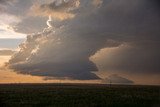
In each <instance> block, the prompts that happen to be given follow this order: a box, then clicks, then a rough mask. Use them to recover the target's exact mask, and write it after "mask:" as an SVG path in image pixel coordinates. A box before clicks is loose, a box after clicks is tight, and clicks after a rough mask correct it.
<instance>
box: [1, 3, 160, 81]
mask: <svg viewBox="0 0 160 107" xmlns="http://www.w3.org/2000/svg"><path fill="white" fill-rule="evenodd" d="M159 5H160V2H159V0H0V13H1V14H0V50H1V51H0V55H1V56H2V55H3V56H5V54H6V56H9V55H11V56H12V57H11V58H10V57H9V58H8V59H7V60H6V61H7V62H8V63H7V64H6V68H5V69H9V70H10V71H12V70H14V71H15V73H16V72H17V73H20V74H21V75H26V74H27V75H30V76H38V77H41V78H46V79H45V80H47V78H49V80H56V79H63V80H78V81H79V80H80V81H86V80H87V81H88V80H89V81H95V80H98V81H101V80H102V81H103V82H104V80H103V79H105V80H108V79H109V78H110V77H112V78H114V79H113V80H116V82H117V81H120V82H118V83H121V80H122V82H123V83H124V82H125V81H126V82H130V83H143V84H160V66H159V64H160V50H159V46H160V7H159ZM6 49H7V51H6ZM9 50H14V51H9ZM15 51H17V52H16V53H15ZM12 53H14V54H12ZM1 72H2V71H1ZM8 73H9V72H8ZM5 75H6V76H7V73H6V74H5ZM8 75H9V74H8ZM1 78H2V76H1ZM142 78H144V79H142ZM148 82H150V83H148Z"/></svg>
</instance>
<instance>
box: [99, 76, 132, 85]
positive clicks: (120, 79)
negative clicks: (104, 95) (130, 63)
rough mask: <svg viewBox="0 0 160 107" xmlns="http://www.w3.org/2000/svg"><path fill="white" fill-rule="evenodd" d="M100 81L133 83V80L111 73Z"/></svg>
mask: <svg viewBox="0 0 160 107" xmlns="http://www.w3.org/2000/svg"><path fill="white" fill-rule="evenodd" d="M102 83H107V84H134V82H133V81H131V80H129V79H127V78H124V77H121V76H119V75H117V74H112V75H110V76H108V77H107V78H105V79H103V80H102Z"/></svg>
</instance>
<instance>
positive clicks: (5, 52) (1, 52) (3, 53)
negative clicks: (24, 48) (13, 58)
mask: <svg viewBox="0 0 160 107" xmlns="http://www.w3.org/2000/svg"><path fill="white" fill-rule="evenodd" d="M14 53H15V51H12V50H0V56H8V55H13V54H14Z"/></svg>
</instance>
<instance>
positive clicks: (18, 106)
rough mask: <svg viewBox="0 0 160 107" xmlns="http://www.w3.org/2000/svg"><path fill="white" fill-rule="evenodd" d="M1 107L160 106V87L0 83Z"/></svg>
mask: <svg viewBox="0 0 160 107" xmlns="http://www.w3.org/2000/svg"><path fill="white" fill-rule="evenodd" d="M0 107H160V86H138V85H137V86H136V85H135V86H134V85H133V86H129V85H128V86H127V85H111V86H110V85H102V84H101V85H100V84H3V85H2V84H1V85H0Z"/></svg>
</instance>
